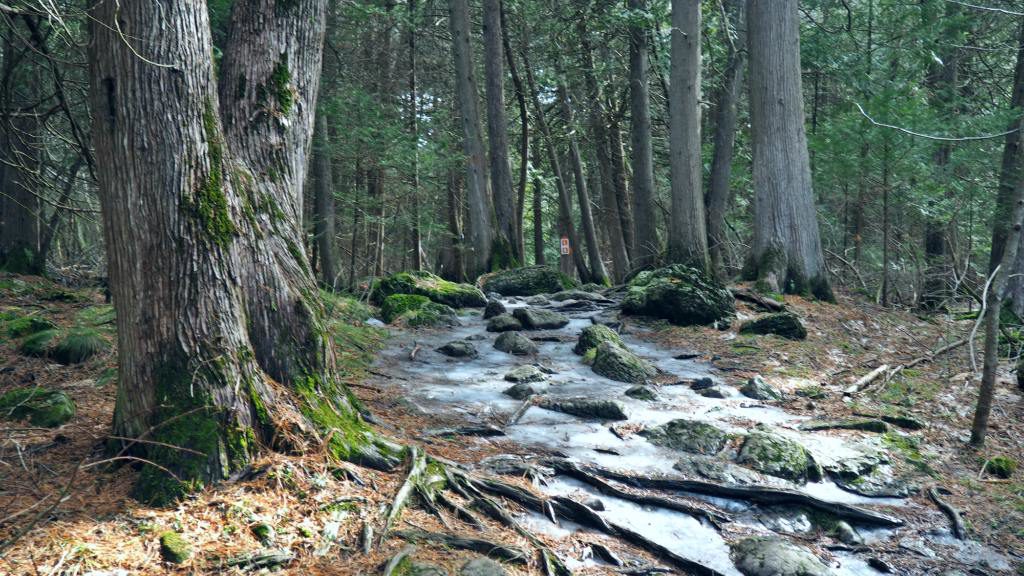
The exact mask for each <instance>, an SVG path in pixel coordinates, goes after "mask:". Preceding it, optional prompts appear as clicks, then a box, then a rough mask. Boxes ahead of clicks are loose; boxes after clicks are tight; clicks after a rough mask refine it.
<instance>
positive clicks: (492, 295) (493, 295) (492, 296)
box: [487, 292, 501, 300]
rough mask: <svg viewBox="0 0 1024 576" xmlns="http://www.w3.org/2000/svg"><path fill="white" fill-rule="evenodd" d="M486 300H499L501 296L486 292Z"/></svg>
mask: <svg viewBox="0 0 1024 576" xmlns="http://www.w3.org/2000/svg"><path fill="white" fill-rule="evenodd" d="M487 299H488V300H501V294H498V293H497V292H488V293H487Z"/></svg>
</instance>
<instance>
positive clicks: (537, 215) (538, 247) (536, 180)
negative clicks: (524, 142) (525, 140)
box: [531, 146, 546, 266]
mask: <svg viewBox="0 0 1024 576" xmlns="http://www.w3.org/2000/svg"><path fill="white" fill-rule="evenodd" d="M531 152H532V155H533V159H532V163H533V165H534V176H533V263H534V264H537V265H539V266H543V265H544V264H546V262H545V256H544V179H543V178H541V175H540V165H541V160H540V148H539V147H538V146H533V148H532V149H531Z"/></svg>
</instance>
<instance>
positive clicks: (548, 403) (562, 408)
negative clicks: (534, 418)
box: [537, 397, 629, 420]
mask: <svg viewBox="0 0 1024 576" xmlns="http://www.w3.org/2000/svg"><path fill="white" fill-rule="evenodd" d="M537 406H538V407H540V408H543V409H545V410H551V411H553V412H561V413H563V414H570V415H572V416H579V417H580V418H593V419H597V420H628V419H629V413H628V412H626V408H625V406H623V405H622V404H621V403H620V402H618V401H616V400H602V399H597V398H585V397H576V398H551V397H545V398H541V399H540V400H539V401H538V402H537Z"/></svg>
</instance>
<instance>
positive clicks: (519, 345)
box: [494, 332, 537, 356]
mask: <svg viewBox="0 0 1024 576" xmlns="http://www.w3.org/2000/svg"><path fill="white" fill-rule="evenodd" d="M494 347H495V348H496V349H498V350H501V351H502V352H508V353H509V354H516V355H518V356H525V355H527V354H536V353H537V345H536V344H534V343H533V341H532V340H530V339H529V338H527V337H526V336H523V335H522V334H520V333H518V332H503V333H502V334H501V336H498V338H497V339H496V340H495V341H494Z"/></svg>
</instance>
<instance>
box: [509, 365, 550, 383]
mask: <svg viewBox="0 0 1024 576" xmlns="http://www.w3.org/2000/svg"><path fill="white" fill-rule="evenodd" d="M545 378H547V376H545V375H544V373H543V372H541V371H540V369H539V368H537V367H536V366H530V365H526V366H518V367H516V368H513V369H512V371H511V372H509V373H508V374H505V380H507V381H509V382H517V383H518V382H524V383H527V384H528V383H530V382H540V381H541V380H544V379H545Z"/></svg>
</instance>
